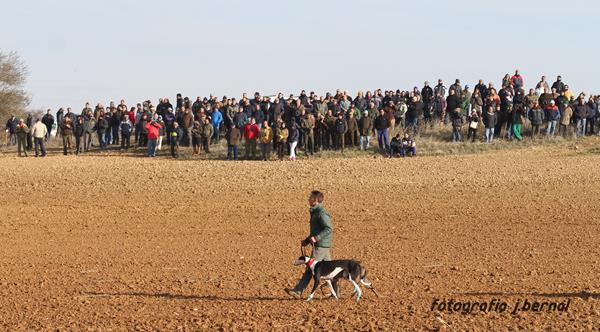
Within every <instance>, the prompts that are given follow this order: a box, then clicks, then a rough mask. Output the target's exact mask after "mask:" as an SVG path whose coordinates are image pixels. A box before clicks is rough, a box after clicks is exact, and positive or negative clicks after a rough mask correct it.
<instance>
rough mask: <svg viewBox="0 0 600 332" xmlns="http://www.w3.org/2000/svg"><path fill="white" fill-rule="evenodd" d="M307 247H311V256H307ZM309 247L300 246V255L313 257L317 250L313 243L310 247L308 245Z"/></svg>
mask: <svg viewBox="0 0 600 332" xmlns="http://www.w3.org/2000/svg"><path fill="white" fill-rule="evenodd" d="M307 246H310V247H311V251H310V255H307V254H306V250H305V248H306V247H307ZM307 246H303V245H300V254H301V256H306V257H312V254H313V252H314V250H315V248H314V246H313V244H312V243H311V244H309V245H307Z"/></svg>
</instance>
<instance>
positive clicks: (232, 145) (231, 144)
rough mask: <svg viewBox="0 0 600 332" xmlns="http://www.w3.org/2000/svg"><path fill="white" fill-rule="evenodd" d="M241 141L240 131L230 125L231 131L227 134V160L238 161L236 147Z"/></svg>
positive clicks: (233, 125)
mask: <svg viewBox="0 0 600 332" xmlns="http://www.w3.org/2000/svg"><path fill="white" fill-rule="evenodd" d="M241 139H242V133H241V132H240V129H239V128H238V127H237V126H236V125H235V124H232V126H231V129H229V132H228V133H227V160H231V159H232V158H233V160H238V146H239V145H240V140H241Z"/></svg>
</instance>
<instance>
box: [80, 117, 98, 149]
mask: <svg viewBox="0 0 600 332" xmlns="http://www.w3.org/2000/svg"><path fill="white" fill-rule="evenodd" d="M83 131H84V133H83V152H89V151H90V148H91V147H92V138H93V137H94V132H95V131H96V118H94V117H93V115H92V114H91V113H88V114H87V115H84V116H83Z"/></svg>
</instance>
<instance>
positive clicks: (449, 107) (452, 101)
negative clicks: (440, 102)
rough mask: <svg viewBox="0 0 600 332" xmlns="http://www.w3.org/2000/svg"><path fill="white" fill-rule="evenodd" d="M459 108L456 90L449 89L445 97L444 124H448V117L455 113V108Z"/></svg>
mask: <svg viewBox="0 0 600 332" xmlns="http://www.w3.org/2000/svg"><path fill="white" fill-rule="evenodd" d="M456 109H459V110H460V99H459V98H458V96H457V94H456V91H455V90H454V89H450V92H449V93H448V97H446V112H445V113H444V126H447V125H448V122H449V121H450V118H451V117H452V115H453V114H454V113H455V110H456Z"/></svg>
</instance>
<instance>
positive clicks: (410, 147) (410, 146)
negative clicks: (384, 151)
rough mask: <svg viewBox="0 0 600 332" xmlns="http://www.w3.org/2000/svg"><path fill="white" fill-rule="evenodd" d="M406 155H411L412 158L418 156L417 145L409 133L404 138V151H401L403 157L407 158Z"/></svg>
mask: <svg viewBox="0 0 600 332" xmlns="http://www.w3.org/2000/svg"><path fill="white" fill-rule="evenodd" d="M406 154H410V156H411V157H414V156H416V155H417V144H416V143H415V141H414V140H413V139H412V138H410V136H409V135H408V133H406V134H404V138H402V149H401V150H400V155H401V156H402V157H406Z"/></svg>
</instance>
